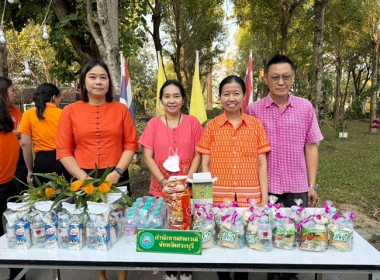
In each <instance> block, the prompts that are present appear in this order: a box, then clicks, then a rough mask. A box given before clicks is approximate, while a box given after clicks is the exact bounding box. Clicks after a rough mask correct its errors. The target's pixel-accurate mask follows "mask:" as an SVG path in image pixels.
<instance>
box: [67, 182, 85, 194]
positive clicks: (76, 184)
mask: <svg viewBox="0 0 380 280" xmlns="http://www.w3.org/2000/svg"><path fill="white" fill-rule="evenodd" d="M83 183H84V181H83V180H76V181H74V182H72V183H71V185H70V191H72V192H76V191H78V190H79V189H80V187H81V186H82V185H83Z"/></svg>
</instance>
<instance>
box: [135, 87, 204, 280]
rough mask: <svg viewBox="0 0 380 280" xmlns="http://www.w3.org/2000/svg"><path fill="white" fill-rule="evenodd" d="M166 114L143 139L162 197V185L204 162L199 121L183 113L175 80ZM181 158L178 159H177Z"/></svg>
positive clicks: (164, 95) (185, 278) (166, 95)
mask: <svg viewBox="0 0 380 280" xmlns="http://www.w3.org/2000/svg"><path fill="white" fill-rule="evenodd" d="M160 100H161V103H162V105H163V107H164V112H165V114H164V115H163V116H158V117H155V118H153V119H151V120H150V121H149V122H148V124H147V125H146V127H145V130H144V132H143V134H142V135H141V137H140V140H139V143H140V145H141V146H143V156H144V162H145V164H146V165H147V166H148V168H149V170H150V172H151V173H152V177H151V183H150V193H151V194H152V195H153V196H155V197H161V196H162V193H161V191H162V186H163V185H164V183H165V182H166V180H167V179H168V178H169V177H170V176H174V175H187V176H188V177H189V178H192V177H193V173H195V172H197V170H198V168H199V165H200V163H201V156H200V154H198V153H196V152H195V147H196V145H197V143H198V141H199V139H200V138H201V135H202V131H203V128H202V125H201V124H200V123H199V121H198V120H197V119H196V118H195V117H193V116H189V115H185V114H183V113H182V112H181V109H182V106H183V104H184V102H185V91H184V89H183V87H182V85H181V84H180V83H179V82H178V81H175V80H167V81H166V82H165V83H164V84H163V85H162V87H161V89H160ZM173 157H177V159H178V161H177V160H174V161H172V162H170V161H171V160H173ZM164 279H168V280H169V279H177V272H174V271H168V272H167V275H164ZM180 279H181V280H190V279H192V276H191V272H182V273H181V275H180Z"/></svg>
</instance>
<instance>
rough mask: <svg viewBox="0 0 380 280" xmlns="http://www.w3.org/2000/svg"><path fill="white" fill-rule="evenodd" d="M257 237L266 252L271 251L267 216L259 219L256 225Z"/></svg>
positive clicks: (270, 232)
mask: <svg viewBox="0 0 380 280" xmlns="http://www.w3.org/2000/svg"><path fill="white" fill-rule="evenodd" d="M257 231H258V236H259V238H260V240H261V242H262V244H263V245H264V247H265V249H266V251H271V250H272V249H273V243H272V226H271V225H270V223H269V219H268V217H267V216H263V217H261V218H260V220H259V223H258V225H257Z"/></svg>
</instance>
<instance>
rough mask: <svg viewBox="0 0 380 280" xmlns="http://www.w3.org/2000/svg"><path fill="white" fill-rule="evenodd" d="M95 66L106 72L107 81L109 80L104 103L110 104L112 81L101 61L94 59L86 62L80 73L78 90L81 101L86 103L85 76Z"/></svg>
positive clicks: (105, 65)
mask: <svg viewBox="0 0 380 280" xmlns="http://www.w3.org/2000/svg"><path fill="white" fill-rule="evenodd" d="M95 66H100V67H102V68H103V69H104V70H105V71H106V72H107V75H108V80H109V87H108V91H107V94H106V101H107V102H111V101H112V100H113V86H112V79H111V75H110V71H109V70H108V67H107V64H105V63H104V62H103V61H101V60H99V59H95V58H93V59H91V60H90V61H89V62H87V63H86V64H85V65H84V66H83V68H82V72H81V73H80V77H79V89H80V92H81V99H82V100H83V101H84V102H88V93H87V89H86V75H87V73H88V72H89V71H90V70H91V69H92V68H94V67H95Z"/></svg>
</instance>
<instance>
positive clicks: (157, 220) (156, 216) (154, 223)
mask: <svg viewBox="0 0 380 280" xmlns="http://www.w3.org/2000/svg"><path fill="white" fill-rule="evenodd" d="M148 227H149V228H150V229H162V220H161V217H160V212H158V211H156V212H153V214H152V216H151V219H150V221H149V225H148Z"/></svg>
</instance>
